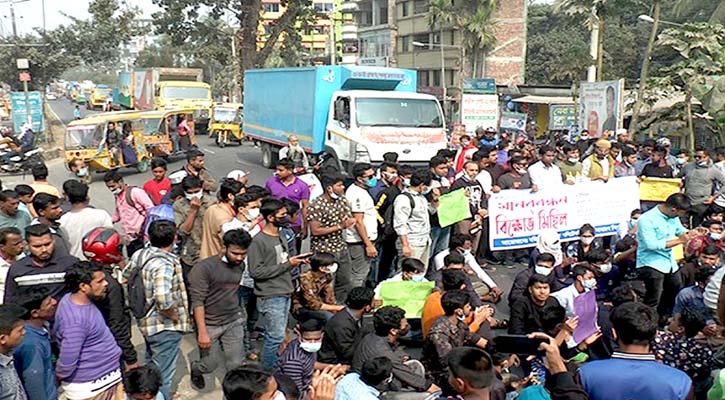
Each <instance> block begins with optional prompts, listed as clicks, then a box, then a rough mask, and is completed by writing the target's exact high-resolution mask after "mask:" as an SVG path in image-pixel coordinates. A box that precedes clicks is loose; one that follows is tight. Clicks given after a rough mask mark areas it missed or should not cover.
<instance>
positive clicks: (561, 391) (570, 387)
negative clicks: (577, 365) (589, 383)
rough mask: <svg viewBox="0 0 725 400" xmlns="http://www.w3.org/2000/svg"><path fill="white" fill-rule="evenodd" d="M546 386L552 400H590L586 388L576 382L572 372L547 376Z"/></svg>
mask: <svg viewBox="0 0 725 400" xmlns="http://www.w3.org/2000/svg"><path fill="white" fill-rule="evenodd" d="M545 386H546V389H547V390H548V391H549V394H550V395H551V400H588V399H589V395H588V394H587V392H586V391H584V388H583V387H582V386H581V385H580V384H578V383H576V382H574V377H573V376H572V374H571V373H570V372H562V373H559V374H556V375H549V376H547V378H546V385H545Z"/></svg>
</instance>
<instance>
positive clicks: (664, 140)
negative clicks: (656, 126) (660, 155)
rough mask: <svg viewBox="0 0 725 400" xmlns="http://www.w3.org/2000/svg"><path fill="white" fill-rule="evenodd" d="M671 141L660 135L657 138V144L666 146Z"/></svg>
mask: <svg viewBox="0 0 725 400" xmlns="http://www.w3.org/2000/svg"><path fill="white" fill-rule="evenodd" d="M671 144H672V143H671V142H670V139H669V138H666V137H661V138H659V139H657V146H662V147H667V146H670V145H671Z"/></svg>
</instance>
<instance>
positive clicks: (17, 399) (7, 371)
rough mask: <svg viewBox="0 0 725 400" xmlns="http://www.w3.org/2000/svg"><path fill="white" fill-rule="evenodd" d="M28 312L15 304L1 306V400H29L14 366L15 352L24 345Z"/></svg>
mask: <svg viewBox="0 0 725 400" xmlns="http://www.w3.org/2000/svg"><path fill="white" fill-rule="evenodd" d="M26 313H27V310H26V309H24V308H23V307H20V306H18V305H15V304H2V305H0V398H2V399H13V400H27V398H28V396H27V395H26V394H25V389H23V384H22V382H21V380H20V378H19V377H18V373H17V372H16V370H15V366H14V365H13V350H15V348H17V347H18V346H20V345H21V344H22V343H23V340H24V338H25V323H24V321H23V318H25V315H26Z"/></svg>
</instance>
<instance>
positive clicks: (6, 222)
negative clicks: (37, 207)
mask: <svg viewBox="0 0 725 400" xmlns="http://www.w3.org/2000/svg"><path fill="white" fill-rule="evenodd" d="M19 205H20V200H19V199H18V194H17V193H15V191H13V190H3V191H0V228H8V227H13V228H18V229H20V230H21V231H24V230H25V227H26V226H28V225H30V220H31V219H30V214H28V213H26V212H25V211H22V210H18V206H19Z"/></svg>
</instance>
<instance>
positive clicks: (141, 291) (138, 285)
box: [127, 257, 157, 320]
mask: <svg viewBox="0 0 725 400" xmlns="http://www.w3.org/2000/svg"><path fill="white" fill-rule="evenodd" d="M154 258H157V257H150V258H149V259H148V260H146V261H145V262H144V263H143V264H141V266H140V267H138V268H134V269H132V270H131V274H130V276H129V277H128V283H127V287H128V306H129V308H131V313H132V314H133V316H134V318H136V319H137V320H139V319H141V318H144V317H146V316H147V315H148V313H149V311H151V308H152V307H153V306H154V302H151V304H149V303H148V302H147V301H146V287H145V286H144V284H143V269H144V267H146V264H148V263H149V261H151V260H153V259H154Z"/></svg>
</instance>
